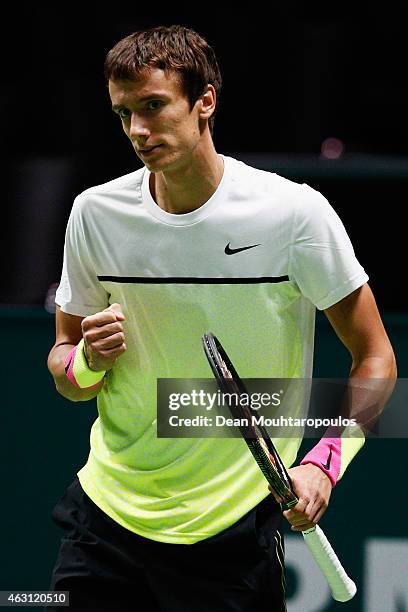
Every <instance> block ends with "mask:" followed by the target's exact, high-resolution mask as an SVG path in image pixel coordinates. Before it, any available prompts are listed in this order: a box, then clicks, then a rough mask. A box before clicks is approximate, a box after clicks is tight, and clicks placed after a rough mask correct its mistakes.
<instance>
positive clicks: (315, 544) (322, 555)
mask: <svg viewBox="0 0 408 612" xmlns="http://www.w3.org/2000/svg"><path fill="white" fill-rule="evenodd" d="M302 534H303V537H304V539H305V542H306V544H307V545H308V547H309V549H310V551H311V553H312V555H313V557H314V558H315V560H316V563H317V564H318V566H319V567H320V569H321V570H322V572H323V574H324V576H325V577H326V580H327V582H328V585H329V587H330V589H331V592H332V596H333V599H335V600H336V601H348V600H349V599H351V598H352V597H354V595H355V594H356V591H357V587H356V585H355V583H354V582H353V581H352V580H351V578H349V577H348V576H347V574H346V572H345V570H344V568H343V566H342V565H341V563H340V561H339V559H338V557H337V555H336V553H335V552H334V550H333V549H332V547H331V546H330V543H329V541H328V539H327V538H326V536H325V535H324V533H323V531H322V530H321V528H320V527H319V525H316V527H313V528H312V529H308V530H307V531H302Z"/></svg>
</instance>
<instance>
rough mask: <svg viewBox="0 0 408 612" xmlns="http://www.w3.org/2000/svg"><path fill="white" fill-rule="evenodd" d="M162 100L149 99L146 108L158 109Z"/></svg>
mask: <svg viewBox="0 0 408 612" xmlns="http://www.w3.org/2000/svg"><path fill="white" fill-rule="evenodd" d="M162 104H163V103H162V101H161V100H149V102H148V103H147V108H148V110H152V111H155V110H158V109H159V108H160V107H161V106H162Z"/></svg>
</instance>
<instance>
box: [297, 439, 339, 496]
mask: <svg viewBox="0 0 408 612" xmlns="http://www.w3.org/2000/svg"><path fill="white" fill-rule="evenodd" d="M341 443H342V440H341V438H322V439H321V440H320V441H319V442H318V444H316V446H314V447H313V448H312V449H311V450H310V451H309V452H308V453H307V455H306V456H305V457H304V458H303V459H302V461H301V462H300V465H305V464H306V463H312V464H313V465H317V467H319V468H320V469H321V470H322V471H323V472H324V473H325V474H326V475H327V476H328V477H329V478H330V481H331V483H332V486H333V487H334V485H335V484H336V482H337V480H338V477H339V474H340V469H341Z"/></svg>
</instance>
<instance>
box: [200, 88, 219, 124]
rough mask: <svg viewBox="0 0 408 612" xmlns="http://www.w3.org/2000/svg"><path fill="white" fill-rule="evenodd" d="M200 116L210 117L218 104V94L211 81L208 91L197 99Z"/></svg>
mask: <svg viewBox="0 0 408 612" xmlns="http://www.w3.org/2000/svg"><path fill="white" fill-rule="evenodd" d="M197 104H198V116H199V118H200V119H209V118H210V117H211V115H212V114H213V112H214V111H215V106H216V104H217V94H216V93H215V89H214V86H213V85H211V84H210V83H209V84H208V85H207V91H206V92H205V93H203V95H202V96H201V97H200V98H199V99H198V100H197Z"/></svg>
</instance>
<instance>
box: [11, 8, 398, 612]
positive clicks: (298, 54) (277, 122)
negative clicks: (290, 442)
mask: <svg viewBox="0 0 408 612" xmlns="http://www.w3.org/2000/svg"><path fill="white" fill-rule="evenodd" d="M218 4H220V3H218ZM220 6H221V8H220ZM220 6H218V5H217V4H216V3H213V4H212V5H210V4H206V3H194V5H192V4H191V3H187V2H186V3H171V5H170V4H169V5H167V7H166V6H165V5H162V4H160V3H156V2H154V3H150V4H147V3H144V4H142V3H134V4H133V3H132V4H129V3H127V4H123V3H122V4H121V3H116V4H112V5H110V6H109V5H106V8H103V7H102V5H97V4H95V5H92V4H91V3H82V5H79V4H75V3H70V4H65V5H64V4H61V5H60V4H58V5H54V6H49V7H46V8H45V6H36V5H34V4H33V5H32V6H28V5H24V3H23V4H21V3H19V4H18V5H16V7H15V8H14V7H13V6H12V5H8V9H9V16H8V18H7V19H4V20H3V25H2V26H1V36H0V53H1V58H2V60H3V61H2V73H1V75H2V76H1V81H2V88H1V94H0V105H1V113H0V138H1V143H2V148H1V156H2V159H1V162H2V163H1V166H0V167H1V172H2V184H3V194H2V196H3V198H2V203H1V210H2V222H1V224H0V228H1V229H0V240H1V244H2V246H3V250H2V264H3V265H2V280H3V282H2V283H1V289H0V337H1V338H2V343H3V344H2V346H3V350H4V353H3V354H4V360H3V369H2V373H3V380H5V382H6V384H5V385H4V386H3V393H2V402H1V407H2V411H1V420H0V423H1V431H2V433H3V436H2V438H1V442H2V444H1V445H0V457H1V461H0V465H1V467H2V470H1V485H2V491H3V496H2V505H1V512H0V524H1V525H2V545H1V547H0V549H1V550H0V566H1V576H2V578H1V581H0V589H44V590H45V589H47V588H48V581H49V576H50V572H51V568H52V566H53V564H54V561H55V555H56V553H57V549H58V543H59V537H60V535H61V533H60V531H59V530H58V529H57V528H56V527H55V526H54V525H53V524H52V522H51V517H50V515H51V510H52V508H53V506H54V505H55V503H56V501H57V499H58V498H59V496H61V495H62V494H63V492H64V489H65V487H66V486H67V485H68V484H69V483H70V482H71V480H72V479H73V477H74V475H75V473H76V471H77V470H79V469H80V468H81V467H82V465H83V464H84V462H85V461H86V457H87V454H88V449H89V429H90V426H91V424H92V422H93V421H94V419H95V417H96V416H97V412H96V406H95V402H90V403H85V404H81V405H78V404H72V403H70V402H68V401H67V400H65V399H64V398H62V397H60V396H58V394H57V393H56V391H55V389H54V384H53V381H52V379H51V377H50V375H49V373H48V372H47V369H46V359H47V354H48V351H49V349H50V347H51V345H52V342H53V338H54V321H53V316H52V315H51V314H49V313H47V312H45V311H44V308H43V306H44V301H45V298H46V294H47V291H48V290H49V288H50V286H51V285H52V284H53V283H56V282H58V280H59V275H60V270H61V265H62V249H63V239H64V231H65V225H66V221H67V218H68V215H69V212H70V208H71V206H72V201H73V198H74V197H75V195H77V194H78V193H79V192H80V191H82V190H83V189H85V188H87V187H90V186H92V185H95V184H99V183H103V182H106V181H108V180H110V179H112V178H114V177H116V176H119V175H122V174H126V173H127V172H131V171H132V170H134V169H136V168H138V167H140V162H139V161H138V159H137V158H136V156H135V154H134V152H133V150H132V148H131V146H130V144H129V143H128V142H127V140H126V138H125V136H124V134H123V133H122V132H121V128H120V126H119V124H118V120H117V118H115V117H114V116H113V114H112V112H111V110H110V104H109V98H108V95H107V90H106V87H105V84H104V81H103V76H102V68H103V61H104V57H105V55H106V53H107V52H108V50H109V49H110V48H111V47H112V46H113V45H114V44H115V43H116V42H117V41H118V40H119V39H120V38H122V37H123V36H125V35H127V34H129V33H130V32H132V31H134V30H136V29H138V28H143V27H145V26H154V25H160V24H164V25H165V24H168V25H169V24H172V23H180V24H182V25H186V26H190V27H193V28H194V29H196V30H197V31H198V32H199V33H200V34H202V35H204V36H205V37H206V38H207V39H208V41H209V42H210V44H211V45H212V46H213V47H214V50H215V51H216V54H217V56H218V59H219V64H220V67H221V71H222V73H223V80H224V86H223V91H222V95H221V98H220V106H219V110H218V115H217V119H216V123H215V134H214V138H215V144H216V147H217V150H218V151H219V152H221V153H224V154H230V155H233V156H236V157H238V158H240V159H243V160H244V161H248V163H252V165H254V166H257V167H260V168H264V169H269V170H271V171H276V172H278V173H279V174H282V175H283V176H286V177H288V178H291V179H293V180H295V181H298V182H307V183H308V184H309V185H311V186H313V187H315V188H316V189H318V190H320V191H322V193H323V194H324V195H325V196H326V197H327V198H328V199H329V201H330V202H331V204H332V206H333V207H334V208H335V210H336V211H337V212H338V213H339V215H340V217H341V218H342V220H343V222H344V224H345V226H346V228H347V230H348V232H349V235H350V237H351V239H352V241H353V244H354V247H355V250H356V253H357V256H358V258H359V260H360V262H361V263H362V265H363V266H364V267H365V269H366V270H367V272H368V274H369V275H370V283H371V286H372V287H373V289H374V291H375V295H376V297H377V301H378V303H379V305H380V309H381V312H382V313H383V318H384V322H385V325H386V328H387V331H388V333H389V335H390V338H391V341H392V343H393V346H394V349H395V352H396V356H397V361H398V363H399V375H400V376H402V377H404V376H407V371H408V359H407V354H408V353H407V347H408V317H407V316H406V314H405V313H406V307H405V304H406V297H405V295H406V291H405V287H404V272H403V270H404V268H403V265H404V262H405V259H406V257H405V249H403V245H404V244H405V242H406V238H407V232H406V229H405V225H406V220H405V206H406V191H407V185H408V128H407V126H408V121H407V118H406V108H407V102H408V100H407V97H408V95H407V93H408V92H407V88H408V86H407V82H406V26H405V21H404V19H402V15H401V14H398V12H397V11H396V10H395V8H394V7H392V6H391V5H389V6H388V5H382V6H381V11H380V10H378V12H376V8H375V7H374V6H367V7H366V8H365V11H364V13H363V14H361V15H359V14H358V13H357V11H356V7H353V10H351V9H350V11H349V12H348V13H346V11H344V12H343V13H342V12H341V11H333V12H332V13H331V14H329V13H328V11H326V12H320V11H319V12H318V11H317V10H316V9H313V8H309V7H308V9H307V11H306V9H305V8H303V7H301V8H299V4H297V3H294V2H287V3H285V7H282V6H281V5H277V4H275V3H269V4H266V3H265V4H261V3H256V2H255V3H254V2H251V3H247V4H246V5H245V6H243V8H240V7H239V6H238V5H236V4H235V3H231V4H229V3H224V4H222V5H221V4H220ZM356 6H357V3H356ZM359 6H360V10H364V9H361V3H359ZM330 137H332V138H337V139H339V140H340V141H341V142H343V143H344V153H343V155H342V156H341V157H340V158H339V159H327V158H326V157H324V155H322V143H324V141H325V140H326V139H327V138H330ZM316 331H317V334H316V343H317V346H316V360H315V376H318V377H325V376H327V377H332V376H339V377H344V376H346V375H347V372H348V369H349V366H350V363H349V361H350V360H349V356H348V353H347V351H346V349H345V348H344V347H342V345H341V343H340V342H339V341H338V339H337V338H336V337H335V334H334V332H333V330H332V329H331V328H330V326H329V324H328V322H327V320H326V319H325V317H324V316H323V315H319V316H318V317H317V328H316ZM405 464H406V440H373V441H368V442H367V443H366V447H365V448H364V450H363V451H362V452H361V453H360V454H359V456H358V457H357V458H356V460H355V461H354V462H353V464H352V466H351V467H350V469H349V471H348V472H347V473H346V476H345V477H344V479H342V481H341V482H340V483H339V484H338V485H337V487H336V489H335V491H334V492H333V496H332V499H333V502H332V503H331V505H330V507H329V510H328V512H327V513H326V515H325V517H324V518H323V520H322V527H323V528H324V529H325V530H326V531H327V533H328V534H329V536H330V539H331V540H332V542H333V544H334V545H335V547H336V549H337V550H338V551H339V553H340V555H341V557H342V559H344V562H345V565H346V566H347V568H348V570H349V571H350V573H351V574H352V576H353V577H354V578H355V580H356V582H357V583H358V589H359V590H358V594H357V596H356V598H355V599H354V601H353V602H351V603H350V604H341V605H340V604H332V605H330V604H327V605H326V606H324V607H321V606H320V607H319V608H314V609H316V610H317V609H318V610H319V612H321V611H322V610H323V609H324V610H325V611H326V610H327V611H328V610H329V609H330V610H337V609H339V610H340V609H342V610H349V611H350V612H352V611H356V612H362V611H364V612H402V611H403V610H406V609H407V606H406V605H405V604H407V602H408V591H407V587H406V580H405V578H403V577H402V578H401V576H402V573H403V572H404V571H405V570H404V568H405V567H406V565H407V562H406V559H407V558H408V554H407V553H408V540H407V529H406V525H405V523H404V516H405V514H404V513H405V509H406V506H407V489H406V486H405V485H404V478H403V477H402V473H401V468H402V466H404V465H405ZM287 541H288V552H289V563H288V594H289V603H290V605H289V610H296V612H298V608H294V607H293V606H294V601H295V600H294V598H295V597H296V593H298V592H301V591H302V588H304V586H305V584H304V583H301V582H300V576H299V572H296V571H294V570H293V567H292V566H291V563H290V557H291V554H292V561H293V549H292V553H291V552H290V550H291V546H293V544H294V543H295V542H297V539H296V536H293V535H292V538H291V537H290V536H289V538H288V539H287ZM373 543H374V544H378V543H380V544H381V543H385V544H386V545H387V546H389V547H390V552H389V555H388V556H384V558H383V561H382V566H381V569H380V570H379V571H377V573H375V572H374V570H373V569H372V568H373V566H372V558H373V557H372V555H371V556H370V554H369V552H368V546H369V545H372V544H373ZM400 545H401V546H402V547H405V548H403V550H404V553H403V554H404V556H402V555H400V556H398V555H399V553H398V550H399V548H398V547H399V546H400ZM393 546H394V547H395V548H392V547H393ZM393 551H397V552H393ZM306 565H307V569H306V570H305V571H306V574H307V573H308V572H309V571H310V570H311V568H310V563H309V562H308V561H307V562H306ZM370 568H371V569H370ZM401 568H402V569H401ZM307 575H308V574H307ZM396 575H398V576H397V577H396V578H395V583H394V582H393V576H394V577H395V576H396ZM306 581H307V578H306ZM311 584H312V588H313V589H315V591H316V594H318V592H319V590H320V588H321V586H320V585H319V583H314V582H313V581H311ZM389 585H392V586H391V587H390V586H389ZM376 589H377V591H376ZM378 589H379V590H380V591H381V590H383V591H384V592H386V593H387V594H386V595H385V601H386V602H387V603H386V604H385V605H383V604H382V603H381V601H380V599H379V598H378V605H377V606H376V607H375V606H373V602H372V601H371V600H370V599H369V594H370V593H373V592H375V593H377V594H378ZM387 589H388V590H387ZM390 589H391V590H390ZM312 600H313V597H312ZM407 605H408V604H407ZM301 609H302V611H303V610H304V612H312V606H311V607H310V608H309V609H306V608H305V606H304V605H303V608H301Z"/></svg>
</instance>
